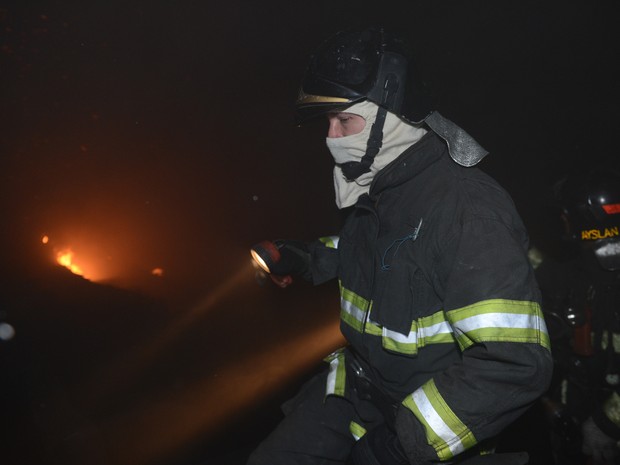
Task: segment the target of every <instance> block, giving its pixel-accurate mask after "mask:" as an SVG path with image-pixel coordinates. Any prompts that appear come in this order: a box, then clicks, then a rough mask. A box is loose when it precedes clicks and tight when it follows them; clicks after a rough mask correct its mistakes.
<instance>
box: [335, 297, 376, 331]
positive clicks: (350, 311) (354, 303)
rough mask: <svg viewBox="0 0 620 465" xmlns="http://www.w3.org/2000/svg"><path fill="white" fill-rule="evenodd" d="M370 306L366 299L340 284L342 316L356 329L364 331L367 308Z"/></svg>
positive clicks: (343, 319)
mask: <svg viewBox="0 0 620 465" xmlns="http://www.w3.org/2000/svg"><path fill="white" fill-rule="evenodd" d="M369 306H370V305H369V302H368V301H367V300H366V299H364V298H363V297H360V296H359V295H357V294H356V293H355V292H353V291H350V290H348V289H345V288H344V287H342V285H341V286H340V318H341V319H342V321H344V322H345V323H347V324H348V325H349V326H351V327H352V328H354V329H355V330H356V331H359V332H362V330H363V328H364V318H366V311H365V309H367V308H369Z"/></svg>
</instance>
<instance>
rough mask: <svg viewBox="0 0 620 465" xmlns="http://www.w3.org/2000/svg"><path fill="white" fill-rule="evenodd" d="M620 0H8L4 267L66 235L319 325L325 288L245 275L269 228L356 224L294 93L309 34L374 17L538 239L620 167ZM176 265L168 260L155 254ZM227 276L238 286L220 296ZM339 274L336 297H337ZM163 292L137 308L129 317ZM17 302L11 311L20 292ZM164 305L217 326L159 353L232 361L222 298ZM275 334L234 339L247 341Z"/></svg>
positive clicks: (133, 269)
mask: <svg viewBox="0 0 620 465" xmlns="http://www.w3.org/2000/svg"><path fill="white" fill-rule="evenodd" d="M614 3H615V2H612V1H596V2H574V1H563V2H560V1H547V2H540V1H533V0H527V1H521V2H505V1H488V0H487V1H482V0H477V1H463V0H460V1H438V0H422V1H415V0H408V1H395V0H384V1H381V2H370V1H362V2H333V1H327V0H314V1H311V2H310V1H305V2H299V1H291V0H287V1H284V0H280V1H261V2H253V1H249V0H227V1H202V2H199V1H178V2H172V1H161V0H150V1H146V0H143V1H124V2H120V1H117V0H106V1H102V0H92V1H39V2H26V1H13V2H6V1H1V0H0V125H1V127H2V132H1V136H0V186H1V187H0V188H1V191H0V192H1V197H0V198H1V201H0V208H1V211H0V213H2V218H3V228H2V230H1V231H0V239H1V241H2V245H1V251H2V254H1V256H2V257H3V260H2V264H3V273H5V274H4V277H5V279H4V281H5V283H6V282H9V283H15V282H18V281H19V279H20V277H21V276H24V279H25V280H28V279H31V278H30V276H31V275H32V274H33V273H35V274H36V272H35V271H33V270H36V269H40V268H44V264H45V263H51V261H52V253H53V250H54V248H57V249H61V248H66V247H70V248H71V249H72V250H73V251H74V252H75V261H76V263H78V264H80V265H81V266H82V267H83V268H84V270H85V272H86V273H87V274H88V273H89V270H90V273H91V274H92V275H93V276H94V275H97V277H98V278H100V279H98V280H99V281H100V280H104V281H106V282H111V283H113V284H117V285H119V286H120V287H122V288H132V289H133V288H136V287H137V288H140V289H142V290H145V291H146V292H147V294H148V295H150V296H156V297H160V296H164V297H166V298H169V299H170V300H169V301H171V302H173V303H172V306H173V309H174V308H175V307H174V305H175V303H178V302H183V305H189V304H191V303H194V304H195V305H194V308H202V309H205V308H209V310H210V311H212V312H213V313H217V314H218V315H220V317H218V318H219V319H217V320H216V321H217V322H218V323H217V324H218V325H220V326H219V327H220V328H223V331H224V332H227V333H228V332H231V333H234V334H236V335H237V336H238V337H242V336H243V337H247V338H248V339H249V338H251V337H255V336H250V335H249V333H247V331H246V332H243V331H242V332H241V333H239V330H238V322H231V321H230V319H228V320H226V319H225V318H223V317H221V315H223V314H227V313H230V312H232V313H235V312H237V313H236V315H239V314H240V315H241V317H242V318H244V319H245V321H246V322H247V324H248V326H249V325H253V324H258V323H257V322H256V321H255V320H254V319H253V318H255V317H253V316H252V313H251V309H252V308H254V309H256V308H263V309H264V308H265V307H267V306H270V307H272V310H271V311H269V312H268V314H269V318H270V319H269V318H268V319H267V320H268V321H262V322H261V323H260V325H262V326H260V327H259V328H257V329H258V330H260V334H261V336H260V337H259V338H258V340H259V342H257V343H256V344H260V341H263V342H264V343H265V344H267V342H268V341H269V339H278V338H280V334H281V333H280V331H289V330H290V331H291V333H290V334H302V331H301V328H304V327H307V326H308V322H307V321H306V320H304V319H303V317H302V316H300V315H292V314H291V313H290V307H291V306H294V305H295V302H296V300H295V299H296V298H299V297H300V296H301V297H303V298H304V299H306V301H307V304H308V305H309V306H310V305H312V304H311V302H312V297H311V296H312V295H313V294H312V293H311V292H310V291H309V290H308V289H307V288H305V287H303V286H299V288H298V289H297V290H293V291H291V292H292V293H288V294H282V293H280V292H277V290H274V289H270V288H261V287H259V286H257V285H256V284H255V282H254V280H253V279H252V278H251V270H249V274H246V275H243V273H244V272H245V271H247V270H248V267H249V254H248V249H249V247H250V246H251V245H252V244H253V243H255V242H257V241H259V240H262V239H265V238H277V237H289V238H300V239H313V238H315V237H317V236H319V235H325V234H332V233H335V232H337V228H338V224H339V215H338V212H337V210H336V208H335V205H334V202H333V187H332V184H331V159H330V157H329V154H328V152H327V149H326V148H325V146H324V140H323V137H324V135H325V134H324V131H325V129H326V128H325V127H324V125H322V124H320V123H319V124H314V125H310V126H308V127H303V128H297V127H295V126H294V124H293V121H294V116H293V101H294V98H295V96H296V93H297V88H298V83H299V81H300V78H301V75H302V73H303V70H304V68H305V65H306V62H307V57H308V55H309V53H311V52H312V51H313V50H314V48H315V47H316V46H317V45H318V44H319V43H320V42H321V41H322V40H323V39H325V38H326V37H328V36H329V35H330V34H331V33H333V32H335V31H337V30H339V29H341V28H344V27H348V26H350V25H354V24H358V23H368V22H378V23H382V24H384V25H386V26H388V27H390V28H392V29H394V30H396V31H399V32H400V33H401V34H402V35H403V36H404V37H405V38H406V39H407V40H408V41H409V42H410V43H411V45H412V47H413V49H414V51H415V52H416V55H417V56H418V62H419V66H420V68H421V69H422V70H423V73H424V76H425V78H426V80H427V81H428V82H429V83H430V85H431V86H432V88H433V89H434V90H435V93H436V94H437V96H438V106H437V108H438V109H439V110H440V111H441V113H442V114H444V116H446V117H448V118H450V119H452V120H453V121H455V122H457V123H458V124H460V125H461V126H462V127H464V128H465V129H466V130H468V131H469V132H470V133H471V134H472V135H473V136H474V137H476V138H477V139H478V140H479V142H480V143H481V144H482V145H483V146H485V147H486V148H487V149H488V150H490V152H491V154H490V155H489V157H487V159H485V160H484V161H483V163H482V167H483V169H485V170H486V171H487V172H489V173H490V174H491V175H493V176H494V177H496V178H497V179H498V180H499V181H500V182H501V183H502V184H503V185H504V186H505V187H506V188H507V189H508V190H509V191H510V192H511V194H512V195H513V197H514V199H515V202H516V204H517V207H518V209H519V211H520V212H521V213H522V215H523V217H524V220H525V222H526V225H527V226H528V228H529V229H530V232H531V235H532V238H533V239H534V242H536V241H537V240H538V238H539V236H541V235H542V227H541V224H542V223H541V222H540V218H541V212H542V209H541V207H542V205H543V203H544V200H543V199H544V197H545V188H546V187H548V186H549V185H550V184H551V183H552V182H553V181H555V180H556V179H557V178H559V177H560V176H561V175H562V174H563V173H565V172H569V171H580V170H584V169H586V168H587V167H588V166H589V165H591V164H598V163H602V162H606V163H611V164H613V165H614V166H618V161H617V154H616V153H615V146H614V145H612V144H613V141H614V140H615V138H616V137H615V130H616V126H617V122H618V117H617V96H616V93H617V92H616V89H617V82H618V75H617V71H616V69H615V68H616V67H615V63H616V62H617V56H618V44H619V43H620V41H618V37H617V36H618V28H617V24H616V23H617V16H616V15H615V14H612V6H613V5H614ZM44 234H45V235H48V236H49V238H50V243H49V244H48V245H46V246H43V245H42V244H41V242H40V240H41V237H42V236H43V235H44ZM155 267H161V268H163V269H164V276H163V277H161V278H158V277H154V276H152V275H151V274H150V272H151V270H152V269H153V268H155ZM239 273H241V275H240V274H239ZM8 275H11V278H10V279H6V278H7V276H8ZM16 276H17V277H16ZM239 276H242V277H241V278H240V277H239ZM243 276H245V278H244V277H243ZM248 276H250V277H249V278H248ZM37 279H42V278H40V277H38V278H37ZM28 282H30V281H28ZM37 282H39V283H40V281H37ZM231 283H232V284H231ZM64 285H66V286H68V287H67V289H69V288H70V287H71V285H70V284H67V282H65V284H64ZM76 286H77V285H76ZM80 286H81V285H80ZM80 286H78V287H80ZM227 286H228V287H227ZM231 286H232V287H231ZM43 287H45V286H43ZM80 288H81V287H80ZM6 289H8V285H6V284H5V290H6ZM63 289H65V288H64V287H63ZM222 289H228V292H229V293H230V294H234V297H230V296H229V297H226V298H219V300H218V299H216V298H215V297H213V296H217V295H221V293H222V292H224V291H222ZM230 289H234V290H233V291H231V290H230ZM333 290H334V289H329V291H330V292H329V293H325V292H320V293H319V292H318V291H317V294H318V297H316V299H318V301H320V302H323V303H325V302H331V300H330V299H331V298H332V297H333V295H332V293H331V291H333ZM36 291H37V289H36V288H35V289H34V290H33V292H34V293H35V294H36ZM46 291H47V292H48V293H49V289H48V288H46ZM67 292H69V291H67ZM97 292H99V291H97ZM296 292H297V293H298V294H295V293H296ZM58 293H59V295H62V292H61V291H58ZM218 293H220V294H218ZM41 295H42V296H47V295H48V294H45V293H42V294H41ZM330 296H331V297H330ZM212 297H213V299H214V300H209V299H210V298H212ZM119 298H120V297H119ZM30 299H31V300H30V302H39V301H43V300H44V299H45V297H37V296H36V295H33V296H30ZM122 299H124V297H123V298H122ZM122 299H121V300H122ZM205 299H206V300H205ZM321 299H322V300H321ZM86 300H88V299H86ZM104 300H105V299H104ZM123 301H124V300H123ZM169 301H167V302H169ZM221 301H225V303H221ZM8 302H10V303H12V304H15V302H21V301H20V300H17V299H16V298H12V299H8ZM196 302H198V303H197V304H196ZM20 305H21V307H24V305H25V304H21V303H20ZM177 305H179V306H180V305H181V304H180V303H178V304H177ZM21 307H20V308H21ZM190 307H191V305H190ZM101 308H102V310H101V313H102V314H104V313H105V311H104V310H103V307H101ZM157 308H159V307H157ZM183 308H185V307H183ZM96 309H99V307H96ZM145 309H150V307H148V306H145V307H144V308H142V310H141V311H136V312H135V315H134V316H133V317H132V318H133V319H131V321H125V324H126V326H127V328H129V329H127V334H128V336H127V335H125V336H126V337H127V338H129V339H131V338H132V337H133V336H134V335H133V334H130V333H131V331H130V329H131V328H139V327H140V323H138V321H140V318H141V317H143V316H145V315H148V311H150V310H145ZM0 311H1V312H2V313H0V320H7V321H11V318H14V317H15V314H16V313H17V311H18V310H16V309H15V308H13V307H11V306H9V307H7V308H4V309H1V310H0ZM93 311H94V310H93ZM98 311H99V310H97V312H98ZM123 311H124V310H123ZM153 311H154V312H155V313H156V315H157V316H155V317H152V318H153V319H154V320H155V321H154V322H153V321H151V322H150V323H149V325H148V329H144V333H145V334H146V336H144V335H141V338H142V339H143V340H148V337H150V335H151V334H152V331H155V330H154V329H153V328H160V329H161V327H168V326H172V327H173V328H176V331H177V333H179V334H180V333H182V332H183V331H186V330H187V328H189V327H193V326H195V327H196V329H195V330H194V331H193V332H189V333H187V334H185V338H184V339H183V340H184V342H183V344H182V348H178V351H177V352H173V351H169V352H166V354H167V355H166V356H163V355H162V354H161V353H160V352H158V351H157V350H154V349H153V351H152V352H150V354H151V356H152V357H153V358H154V359H156V360H160V358H161V359H165V360H163V361H161V360H160V362H159V363H158V364H156V365H157V366H160V365H161V367H160V368H158V369H159V370H160V371H161V372H162V373H165V374H166V375H167V376H170V377H171V379H172V378H174V379H176V380H177V383H181V382H180V381H178V379H181V378H182V379H187V378H191V377H192V376H194V375H195V374H194V375H189V374H187V373H184V374H183V375H178V374H177V372H174V371H172V369H170V368H164V367H163V366H166V367H168V365H170V366H172V365H174V364H175V360H176V361H177V362H178V359H175V356H174V355H173V354H175V353H177V354H180V355H179V357H185V358H184V360H185V361H186V362H185V365H186V368H185V369H186V370H189V368H187V367H190V366H191V367H195V366H197V365H200V364H203V365H206V366H207V368H203V370H207V369H210V370H219V369H220V368H217V367H219V365H217V364H216V363H215V362H214V361H213V360H212V359H215V358H218V357H219V355H216V354H217V352H216V349H214V347H215V346H216V345H217V343H219V342H222V341H221V339H218V337H217V336H216V335H215V334H214V333H213V328H212V325H210V324H209V321H208V319H205V318H204V316H203V317H200V318H199V317H196V315H193V314H192V312H191V311H190V312H188V313H187V314H186V315H185V317H184V318H180V317H179V321H170V320H171V319H170V317H169V314H168V313H166V312H165V311H163V313H162V311H161V310H156V311H155V310H153ZM158 312H159V313H158ZM239 312H240V313H239ZM278 312H281V313H278ZM282 312H286V313H285V314H286V317H285V318H282V316H281V315H282ZM53 313H54V312H51V311H50V315H51V314H53ZM112 313H113V314H114V315H115V316H116V317H118V316H119V315H120V313H121V312H120V311H119V312H118V314H117V313H116V310H112ZM46 315H47V317H49V315H48V314H46ZM97 315H99V313H97ZM165 315H168V316H165ZM241 317H240V318H241ZM333 317H337V315H333ZM67 318H68V317H67ZM93 318H94V317H93ZM149 318H150V317H149ZM214 318H215V317H214ZM235 318H236V317H235ZM69 319H70V318H68V320H67V321H69ZM233 319H234V318H233ZM320 319H321V322H319V323H320V324H319V323H316V322H313V325H314V326H312V325H310V326H312V328H314V329H315V330H317V331H319V330H321V328H323V326H321V325H322V324H323V323H322V322H324V321H328V320H329V317H327V316H325V315H323V316H321V318H320ZM46 321H48V320H46ZM63 321H64V320H63ZM197 321H199V322H200V324H197ZM276 322H277V323H276ZM91 323H92V322H91ZM91 323H88V320H86V321H82V320H80V321H79V324H91ZM75 324H76V325H78V328H79V324H78V323H75ZM97 324H98V323H97ZM227 325H228V326H227ZM94 326H96V324H94ZM105 328H106V330H110V331H112V330H113V329H112V326H111V324H110V325H107V326H105ZM286 328H288V329H286ZM291 328H294V331H293V330H292V329H291ZM18 329H19V328H18ZM81 330H84V329H83V327H82V329H81ZM17 334H18V336H19V334H20V333H19V331H18V333H17ZM89 334H90V333H89ZM330 334H331V333H330ZM125 336H123V337H125ZM97 337H98V336H97ZM97 337H95V338H94V339H93V340H94V341H98V340H99V339H97ZM209 337H211V338H213V339H212V340H211V341H209V340H208V338H209ZM170 338H172V336H170ZM121 339H122V338H121ZM164 339H165V338H164ZM332 339H333V338H332ZM16 340H17V338H16ZM122 340H125V339H122ZM278 340H280V339H278ZM288 340H289V339H286V340H285V341H284V342H286V341H288ZM326 340H330V341H331V339H329V338H327V339H326ZM205 341H206V342H205ZM284 342H282V344H284ZM192 344H194V345H192ZM272 344H273V341H272ZM94 345H95V343H94V342H92V343H91V345H89V346H88V347H90V348H91V349H92V346H94ZM147 346H148V344H147ZM255 347H256V346H254V345H252V344H249V343H246V344H245V345H244V344H241V345H239V346H237V347H236V349H235V350H229V351H228V352H227V356H226V357H223V358H225V359H227V360H235V359H244V360H245V359H246V358H247V357H248V354H251V353H253V352H252V351H253V350H254V349H255ZM287 347H288V346H287ZM291 347H294V346H291ZM59 350H60V349H59ZM291 350H292V349H291ZM92 351H93V352H92V353H93V354H94V353H96V352H95V351H94V349H92ZM244 351H245V352H244ZM86 353H89V354H90V353H91V352H88V351H87V352H86ZM188 354H192V355H191V356H190V357H189V358H190V359H191V360H190V361H189V362H187V358H188ZM197 354H205V355H204V358H201V356H199V355H197ZM318 359H320V357H318V358H317V360H318ZM304 363H305V365H304V366H305V367H306V368H307V366H308V363H309V362H307V361H306V362H304ZM213 367H216V368H213ZM272 369H273V370H275V371H274V372H276V373H279V372H280V371H278V370H285V369H286V368H278V366H276V368H273V367H272ZM298 370H299V368H298ZM170 373H173V375H170ZM151 376H155V375H151ZM196 376H197V375H196ZM274 376H276V375H274ZM61 378H62V376H61ZM146 379H147V380H148V382H150V383H151V385H153V384H157V380H155V381H154V380H153V378H149V377H148V376H146ZM144 383H146V381H144ZM144 383H136V384H135V386H134V387H133V388H132V389H134V391H132V392H133V395H136V394H135V392H139V389H140V386H143V385H144ZM169 383H170V384H173V382H172V381H169ZM68 384H71V383H70V382H68ZM164 384H165V383H164ZM181 384H182V383H181ZM175 386H177V385H175ZM175 389H176V388H175ZM205 389H207V388H205ZM161 390H162V391H163V392H167V391H166V390H165V389H164V388H162V389H161ZM207 390H208V389H207ZM122 404H123V402H119V403H117V404H115V409H116V410H115V411H116V412H122V408H121V407H120V406H119V405H122ZM171 409H172V410H174V409H173V408H171ZM173 416H174V415H173ZM114 418H116V419H118V418H121V419H122V418H124V417H123V415H122V413H117V414H116V416H114ZM106 421H107V422H108V423H109V424H112V425H115V424H116V423H115V422H114V421H113V420H109V419H107V420H106ZM104 423H105V422H104ZM100 426H101V425H100ZM101 428H102V430H104V433H103V434H104V435H105V434H108V435H110V434H111V433H109V432H108V430H113V429H114V427H107V428H106V426H101ZM197 429H199V428H197ZM194 433H196V432H195V431H194ZM117 434H118V435H121V434H122V433H117ZM111 437H115V436H114V435H113V434H111ZM110 441H112V440H110ZM136 442H139V441H138V440H136ZM128 447H131V446H128ZM171 447H172V446H171ZM143 458H144V457H143ZM145 460H146V459H145ZM112 463H113V462H112ZM118 463H119V464H123V463H124V462H123V460H120V459H119V461H118ZM138 463H139V461H138V460H136V461H134V463H133V465H136V464H138ZM144 463H145V465H146V462H144ZM162 463H164V462H162ZM177 463H178V462H177ZM209 463H215V462H209ZM222 463H223V462H222ZM149 465H150V464H149ZM166 465H167V464H166Z"/></svg>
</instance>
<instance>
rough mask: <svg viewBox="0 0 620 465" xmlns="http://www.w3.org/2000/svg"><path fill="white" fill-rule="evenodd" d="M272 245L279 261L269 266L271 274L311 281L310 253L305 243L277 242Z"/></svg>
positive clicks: (292, 241)
mask: <svg viewBox="0 0 620 465" xmlns="http://www.w3.org/2000/svg"><path fill="white" fill-rule="evenodd" d="M273 243H274V244H275V245H276V247H277V248H278V252H280V260H279V261H278V262H277V263H274V264H273V265H272V266H271V269H270V270H269V271H271V274H273V275H276V276H290V275H292V276H301V277H302V278H303V279H305V280H306V281H311V280H312V273H311V271H310V261H311V258H310V252H309V251H308V246H307V244H306V243H305V242H302V241H294V240H277V241H273Z"/></svg>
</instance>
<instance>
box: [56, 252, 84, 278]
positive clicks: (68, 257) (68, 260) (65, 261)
mask: <svg viewBox="0 0 620 465" xmlns="http://www.w3.org/2000/svg"><path fill="white" fill-rule="evenodd" d="M56 262H57V263H58V264H59V265H62V266H64V267H65V268H67V269H68V270H70V271H71V272H72V273H74V274H77V275H80V276H83V275H84V272H83V271H82V269H81V268H80V267H79V266H78V265H76V264H75V263H73V251H72V250H71V249H65V250H61V251H60V252H57V253H56Z"/></svg>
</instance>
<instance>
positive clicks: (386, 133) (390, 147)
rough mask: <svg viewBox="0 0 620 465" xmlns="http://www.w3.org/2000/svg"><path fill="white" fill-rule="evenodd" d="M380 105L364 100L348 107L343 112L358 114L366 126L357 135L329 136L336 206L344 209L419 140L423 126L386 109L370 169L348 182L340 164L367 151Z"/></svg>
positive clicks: (327, 140) (423, 130)
mask: <svg viewBox="0 0 620 465" xmlns="http://www.w3.org/2000/svg"><path fill="white" fill-rule="evenodd" d="M378 109H379V106H378V105H377V104H376V103H373V102H370V101H368V100H364V101H363V102H360V103H356V104H355V105H352V106H350V107H349V108H347V109H346V110H345V111H346V113H353V114H355V115H359V116H361V117H362V118H364V119H365V120H366V126H364V129H362V131H360V132H359V133H357V134H353V135H351V136H345V137H328V138H327V139H326V142H327V147H328V148H329V151H330V152H331V154H332V157H334V161H335V162H336V166H335V167H334V188H335V190H336V205H337V206H338V208H340V209H342V208H346V207H350V206H351V205H354V204H355V202H357V199H358V198H359V196H360V195H362V194H365V193H367V192H368V191H369V190H370V184H371V183H372V180H373V178H374V177H375V175H376V174H377V173H378V172H379V171H380V170H382V169H383V168H385V167H386V166H387V165H388V164H390V163H391V162H392V161H394V160H395V159H396V158H397V157H398V156H399V155H400V154H401V153H403V152H404V151H405V149H407V148H408V147H410V146H411V145H412V144H414V143H416V142H417V141H419V140H420V139H421V138H422V136H424V134H426V132H427V131H426V129H424V128H423V127H421V126H414V125H412V124H409V123H407V122H405V121H403V120H402V119H400V118H399V117H398V116H396V115H395V114H394V113H392V112H389V111H388V112H387V115H386V118H385V124H384V126H383V145H382V146H381V149H380V150H379V153H377V155H376V156H375V159H374V162H373V163H372V165H371V166H370V171H369V172H368V173H364V174H362V175H361V176H359V177H358V178H357V179H355V180H353V181H349V180H348V179H347V178H346V177H345V176H344V174H343V172H342V169H341V168H340V166H338V165H340V164H342V163H346V162H349V161H357V162H359V161H360V160H361V159H362V157H363V156H364V154H365V153H366V145H367V143H368V138H369V137H370V129H371V128H372V124H373V123H374V122H375V118H376V116H377V110H378Z"/></svg>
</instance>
